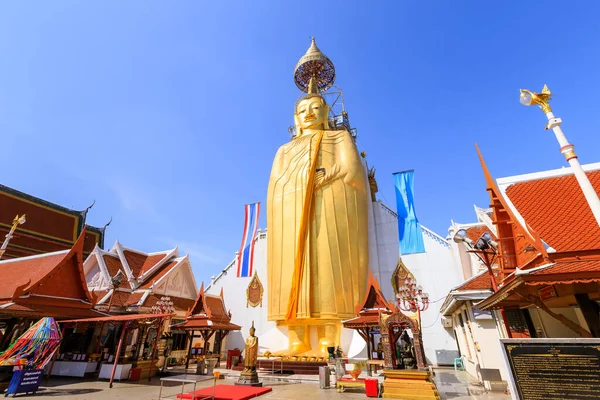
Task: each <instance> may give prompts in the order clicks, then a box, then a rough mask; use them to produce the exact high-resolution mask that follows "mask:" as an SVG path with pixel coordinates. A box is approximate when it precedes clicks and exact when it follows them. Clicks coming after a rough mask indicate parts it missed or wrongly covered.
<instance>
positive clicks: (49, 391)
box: [35, 388, 102, 397]
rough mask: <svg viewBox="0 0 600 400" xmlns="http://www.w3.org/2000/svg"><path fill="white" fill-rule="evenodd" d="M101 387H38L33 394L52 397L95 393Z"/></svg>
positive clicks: (99, 390)
mask: <svg viewBox="0 0 600 400" xmlns="http://www.w3.org/2000/svg"><path fill="white" fill-rule="evenodd" d="M101 391H102V389H75V388H73V389H55V388H40V390H38V391H37V392H36V393H35V396H36V397H38V396H48V397H53V396H76V395H80V394H89V393H96V392H101Z"/></svg>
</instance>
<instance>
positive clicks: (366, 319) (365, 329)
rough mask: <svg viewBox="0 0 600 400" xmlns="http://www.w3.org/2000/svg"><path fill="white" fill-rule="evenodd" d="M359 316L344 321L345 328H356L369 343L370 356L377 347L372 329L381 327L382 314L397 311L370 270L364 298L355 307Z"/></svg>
mask: <svg viewBox="0 0 600 400" xmlns="http://www.w3.org/2000/svg"><path fill="white" fill-rule="evenodd" d="M355 310H356V314H357V317H356V318H352V319H349V320H347V321H343V322H342V323H343V325H344V328H348V329H355V330H356V331H357V332H358V334H359V335H360V336H361V337H362V338H363V339H364V340H365V342H366V343H367V351H368V353H369V358H371V355H372V352H373V350H374V347H375V343H374V340H373V337H372V330H378V329H379V320H380V315H381V314H386V315H391V314H393V313H394V312H395V311H396V306H395V304H394V303H392V302H389V301H387V300H386V299H385V296H384V295H383V292H382V291H381V286H380V285H379V281H378V280H377V279H375V278H374V276H373V273H372V272H371V271H369V281H368V283H367V292H366V293H365V297H364V300H363V301H362V302H361V303H358V304H357V305H356V307H355Z"/></svg>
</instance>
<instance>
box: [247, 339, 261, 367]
mask: <svg viewBox="0 0 600 400" xmlns="http://www.w3.org/2000/svg"><path fill="white" fill-rule="evenodd" d="M257 359H258V338H257V337H256V336H249V337H248V339H246V350H245V352H244V368H245V369H246V370H253V369H256V361H257Z"/></svg>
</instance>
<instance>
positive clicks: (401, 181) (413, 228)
mask: <svg viewBox="0 0 600 400" xmlns="http://www.w3.org/2000/svg"><path fill="white" fill-rule="evenodd" d="M394 180H395V184H396V208H397V210H398V234H399V236H400V254H413V253H424V252H425V245H424V244H423V231H422V229H421V224H419V220H418V219H417V214H416V212H415V197H414V191H415V185H414V171H412V170H411V171H404V172H396V173H395V174H394Z"/></svg>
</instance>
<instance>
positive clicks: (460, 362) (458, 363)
mask: <svg viewBox="0 0 600 400" xmlns="http://www.w3.org/2000/svg"><path fill="white" fill-rule="evenodd" d="M459 366H460V370H461V371H464V370H465V366H464V364H463V360H462V357H458V358H455V359H454V370H455V371H456V370H457V369H458V367H459Z"/></svg>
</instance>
